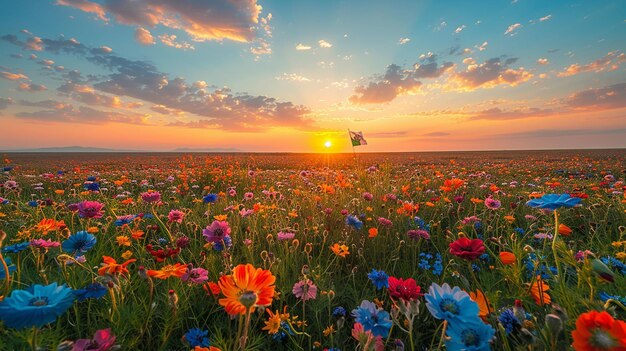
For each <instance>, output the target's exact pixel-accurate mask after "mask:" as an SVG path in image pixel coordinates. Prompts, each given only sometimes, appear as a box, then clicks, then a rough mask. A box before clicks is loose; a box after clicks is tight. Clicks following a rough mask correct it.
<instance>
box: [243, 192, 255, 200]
mask: <svg viewBox="0 0 626 351" xmlns="http://www.w3.org/2000/svg"><path fill="white" fill-rule="evenodd" d="M243 198H244V199H246V200H252V199H253V198H254V194H253V193H249V192H248V193H245V194H243Z"/></svg>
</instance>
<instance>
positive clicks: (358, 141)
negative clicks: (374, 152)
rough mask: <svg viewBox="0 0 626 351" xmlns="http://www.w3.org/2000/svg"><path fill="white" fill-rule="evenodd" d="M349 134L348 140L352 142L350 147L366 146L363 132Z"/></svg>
mask: <svg viewBox="0 0 626 351" xmlns="http://www.w3.org/2000/svg"><path fill="white" fill-rule="evenodd" d="M348 132H349V133H350V140H351V141H352V146H359V145H367V141H366V140H365V138H364V137H363V132H353V131H348Z"/></svg>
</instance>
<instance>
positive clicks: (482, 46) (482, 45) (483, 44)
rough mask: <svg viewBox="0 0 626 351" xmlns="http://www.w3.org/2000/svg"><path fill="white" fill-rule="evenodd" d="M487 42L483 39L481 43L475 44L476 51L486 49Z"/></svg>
mask: <svg viewBox="0 0 626 351" xmlns="http://www.w3.org/2000/svg"><path fill="white" fill-rule="evenodd" d="M488 44H489V43H488V42H486V41H484V42H483V43H482V44H480V45H475V46H474V47H475V48H476V49H478V51H485V50H486V49H487V45H488Z"/></svg>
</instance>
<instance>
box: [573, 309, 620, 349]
mask: <svg viewBox="0 0 626 351" xmlns="http://www.w3.org/2000/svg"><path fill="white" fill-rule="evenodd" d="M572 338H573V339H574V343H573V344H572V346H573V347H574V349H575V350H577V351H596V350H615V351H618V350H626V323H625V322H624V321H620V320H617V319H613V317H612V316H611V315H610V314H609V313H607V312H606V311H602V312H598V311H590V312H587V313H583V314H581V315H580V316H578V319H577V320H576V330H574V331H573V332H572Z"/></svg>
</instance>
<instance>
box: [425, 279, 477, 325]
mask: <svg viewBox="0 0 626 351" xmlns="http://www.w3.org/2000/svg"><path fill="white" fill-rule="evenodd" d="M424 298H425V299H426V307H427V308H428V310H429V311H430V314H432V315H433V317H435V318H437V319H445V320H447V321H448V322H449V323H452V322H461V323H464V322H466V321H468V320H470V319H471V318H475V317H476V316H477V315H478V312H479V308H478V304H477V303H476V302H474V301H472V300H471V299H470V297H469V295H468V294H467V293H466V292H465V291H463V290H461V288H459V287H458V286H455V287H454V288H450V285H448V284H447V283H445V284H443V285H442V286H439V285H438V284H436V283H433V284H432V285H431V286H430V288H429V289H428V294H426V295H424Z"/></svg>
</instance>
